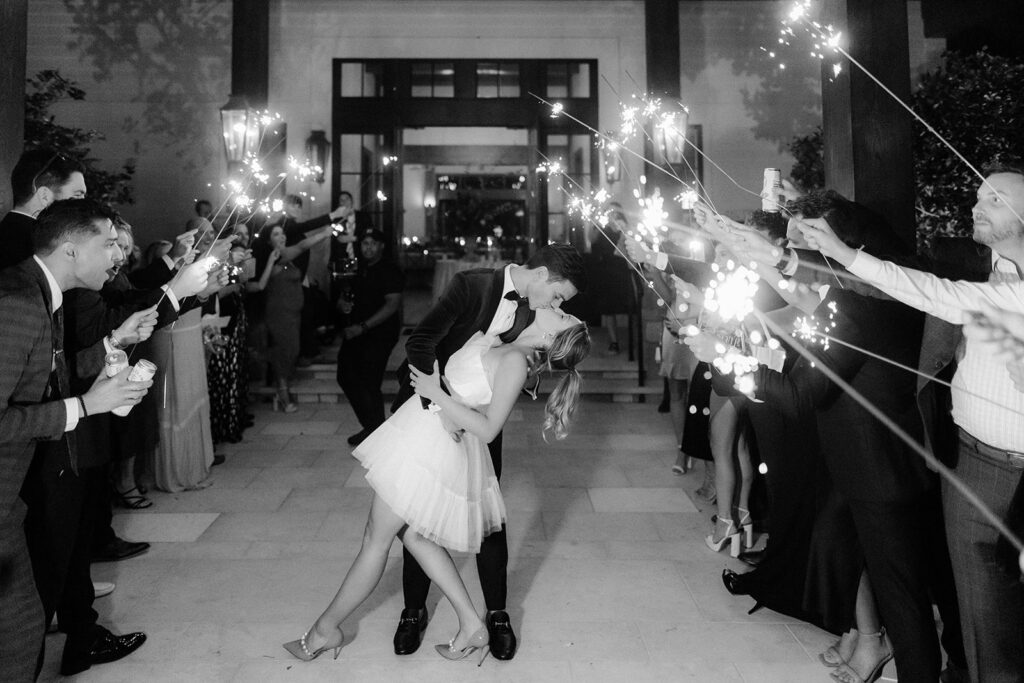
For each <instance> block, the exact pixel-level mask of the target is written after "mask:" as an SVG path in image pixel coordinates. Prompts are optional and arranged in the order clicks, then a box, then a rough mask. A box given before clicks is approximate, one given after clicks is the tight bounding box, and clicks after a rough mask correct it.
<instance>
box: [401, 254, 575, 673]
mask: <svg viewBox="0 0 1024 683" xmlns="http://www.w3.org/2000/svg"><path fill="white" fill-rule="evenodd" d="M585 288H586V280H585V276H584V272H583V259H582V257H581V256H580V255H579V252H577V251H576V249H574V248H573V247H571V246H569V245H568V244H549V245H547V246H545V247H542V248H540V249H539V250H538V251H537V253H535V254H534V255H533V256H532V257H531V258H530V259H529V260H528V261H527V262H526V264H525V265H523V266H516V265H509V266H506V267H505V268H503V269H501V270H491V269H488V268H479V269H475V270H466V271H462V272H460V273H456V275H455V277H454V278H453V279H452V281H451V284H449V285H448V288H447V289H446V290H445V291H444V294H442V295H441V297H440V299H438V301H437V303H436V304H435V305H434V307H433V308H432V309H431V310H430V312H428V313H427V315H426V317H425V318H424V319H423V321H422V322H421V323H420V324H419V325H418V326H417V327H416V329H415V330H414V331H413V333H412V334H411V335H410V336H409V341H408V342H406V345H405V351H406V355H407V356H408V359H407V361H406V362H404V363H403V364H402V365H401V366H400V367H399V369H398V376H399V380H400V382H401V386H400V388H399V390H398V397H397V398H396V399H395V403H394V405H392V407H391V408H392V412H393V411H395V410H397V409H398V407H399V406H401V405H402V404H403V403H405V401H407V400H409V398H410V397H412V395H413V393H414V392H413V389H412V387H411V386H410V384H409V363H411V364H412V365H414V366H416V368H418V369H419V370H421V371H423V372H426V373H428V374H430V373H432V372H433V369H434V361H435V360H436V361H437V362H438V367H439V368H440V372H441V373H442V374H443V373H444V367H445V364H446V363H447V362H448V358H449V357H450V356H451V355H452V354H453V353H455V352H456V351H458V350H459V349H460V348H462V346H463V345H464V344H465V343H466V342H467V341H468V340H469V338H470V337H472V336H473V335H474V334H476V333H477V332H484V333H486V334H491V335H498V336H499V338H500V340H501V343H502V344H508V343H509V342H512V341H514V340H515V339H516V337H518V336H519V334H520V333H521V332H522V331H523V330H524V329H525V328H526V327H527V326H528V325H529V324H530V323H531V322H532V321H533V318H534V316H535V315H536V314H535V313H534V311H535V310H536V309H538V308H559V307H560V306H561V305H562V302H564V301H568V300H569V299H571V298H572V297H574V296H575V295H576V293H577V292H581V291H583V290H584V289H585ZM423 402H424V408H426V407H427V401H426V399H423ZM442 419H444V418H443V415H442ZM446 426H447V425H446ZM452 429H454V427H453V428H452ZM452 437H453V438H455V439H456V440H458V434H457V433H455V432H453V434H452ZM488 449H489V450H490V453H491V461H492V462H493V463H494V474H495V476H497V477H498V479H499V481H500V480H501V434H500V433H499V434H498V436H497V437H496V438H495V439H494V441H492V442H491V443H490V444H488ZM403 557H404V562H405V565H404V570H403V572H402V590H403V592H404V594H405V609H404V610H402V618H401V620H400V621H399V623H398V630H397V631H396V632H395V641H394V642H395V654H396V655H409V654H412V653H413V652H415V651H416V650H417V649H418V648H419V646H420V642H421V641H422V640H423V631H424V630H425V629H426V628H427V608H426V601H427V591H429V590H430V579H428V578H427V575H426V574H425V573H424V572H423V569H421V568H420V566H419V564H417V562H416V560H415V559H413V556H412V555H411V554H409V551H407V550H406V551H403ZM476 566H477V573H478V574H479V575H480V587H481V588H482V589H483V593H484V602H485V603H486V605H487V617H486V619H485V621H486V623H487V631H488V632H489V633H490V648H491V654H492V655H493V656H494V657H495V659H512V657H513V656H514V655H515V653H516V636H515V633H514V632H513V631H512V623H511V621H510V620H509V616H508V613H507V612H506V611H505V596H506V593H507V592H508V587H507V569H508V541H507V539H506V537H505V529H504V528H503V529H502V530H501V531H498V532H495V533H493V534H491V535H490V536H486V537H485V538H484V539H483V542H482V543H481V545H480V552H479V554H477V556H476Z"/></svg>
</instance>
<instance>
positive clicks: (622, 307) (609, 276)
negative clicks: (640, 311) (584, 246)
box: [590, 211, 637, 354]
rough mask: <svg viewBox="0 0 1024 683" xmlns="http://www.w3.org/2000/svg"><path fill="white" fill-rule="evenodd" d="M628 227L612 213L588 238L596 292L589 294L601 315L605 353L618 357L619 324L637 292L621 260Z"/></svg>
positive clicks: (622, 216)
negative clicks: (604, 335)
mask: <svg viewBox="0 0 1024 683" xmlns="http://www.w3.org/2000/svg"><path fill="white" fill-rule="evenodd" d="M628 228H629V224H628V223H627V222H626V214H624V213H623V212H622V211H612V212H610V213H609V214H608V223H607V224H606V225H605V226H604V227H603V228H602V227H599V226H597V225H594V227H593V229H592V230H591V235H590V253H591V256H592V258H593V259H594V269H595V270H594V273H593V275H592V276H591V278H590V279H591V281H592V282H593V283H594V288H595V291H594V292H592V293H591V294H590V297H591V300H592V301H594V302H595V305H596V308H597V309H598V312H600V314H601V325H602V326H603V327H604V329H605V331H607V333H608V352H609V353H611V354H616V353H619V351H620V348H619V332H618V328H619V322H620V321H621V320H620V319H621V318H623V316H624V315H625V314H627V313H629V312H630V311H632V310H633V309H634V308H635V305H636V296H637V294H636V288H635V286H634V282H633V278H632V275H631V273H630V269H629V264H627V263H626V260H625V259H624V258H623V257H622V253H621V252H622V251H623V240H624V238H625V233H626V230H628Z"/></svg>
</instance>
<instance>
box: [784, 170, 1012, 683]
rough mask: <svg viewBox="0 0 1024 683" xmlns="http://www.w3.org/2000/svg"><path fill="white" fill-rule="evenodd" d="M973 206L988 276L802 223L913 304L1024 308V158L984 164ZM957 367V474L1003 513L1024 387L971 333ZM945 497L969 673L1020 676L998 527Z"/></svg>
mask: <svg viewBox="0 0 1024 683" xmlns="http://www.w3.org/2000/svg"><path fill="white" fill-rule="evenodd" d="M985 170H986V178H985V181H984V182H983V183H982V184H981V185H980V186H979V188H978V201H977V203H976V204H975V206H974V210H973V217H974V240H975V241H976V242H979V243H981V244H984V245H986V246H988V247H990V248H991V249H992V275H991V277H990V278H989V282H988V283H970V282H963V281H951V280H943V279H941V278H939V277H937V276H935V275H931V274H929V273H924V272H921V271H916V270H912V269H908V268H901V267H899V266H897V265H896V264H893V263H890V262H886V261H881V260H879V259H876V258H874V257H871V256H870V255H868V254H865V253H863V252H862V251H858V250H855V249H852V248H851V247H849V246H847V245H846V244H843V243H842V242H841V241H840V240H839V239H838V238H836V236H835V233H834V232H833V231H832V230H831V228H830V227H829V226H828V225H827V224H820V223H819V224H805V225H803V226H801V230H802V232H803V233H804V236H805V238H806V239H807V241H808V244H809V246H811V247H812V248H817V249H819V250H820V251H821V252H822V254H824V255H825V256H828V257H830V258H833V259H835V260H836V261H838V262H839V263H841V264H842V265H844V266H846V267H847V268H848V269H849V271H850V272H851V273H853V274H854V275H857V276H858V277H861V278H863V279H864V280H866V281H867V282H869V283H871V284H872V285H874V286H876V287H878V288H879V289H881V290H882V291H884V292H885V293H886V294H888V295H890V296H892V297H893V298H895V299H898V300H899V301H902V302H904V303H906V304H908V305H910V306H914V307H916V308H918V309H920V310H923V311H925V312H926V313H930V314H932V315H934V316H937V317H939V318H941V319H944V320H946V321H948V322H952V323H962V322H963V321H964V317H965V314H967V313H969V312H971V311H976V310H978V309H979V308H980V307H981V305H982V304H983V303H989V304H992V305H994V306H997V307H999V308H1004V309H1007V310H1010V311H1013V312H1017V313H1021V312H1024V283H1021V279H1022V274H1024V220H1022V217H1024V165H1019V166H1013V165H999V166H990V167H987V168H986V169H985ZM963 348H964V352H963V356H962V358H961V360H960V361H959V364H958V366H957V369H956V374H955V375H954V376H953V382H952V399H953V403H952V415H953V420H954V422H955V423H956V425H957V427H958V428H959V449H958V455H959V458H958V461H957V463H956V468H955V471H956V473H957V475H958V476H959V477H960V478H961V480H963V482H964V483H965V484H967V486H969V487H970V488H971V489H972V490H973V491H974V492H975V493H977V494H978V495H979V496H980V498H981V499H982V501H983V502H984V503H985V504H986V505H987V506H988V507H989V508H990V509H991V510H992V511H993V512H994V513H995V514H996V515H998V516H1000V517H1001V518H1004V519H1005V518H1006V517H1007V515H1008V511H1009V509H1010V504H1011V501H1012V499H1013V497H1014V494H1015V493H1016V492H1017V490H1018V489H1019V487H1020V486H1021V482H1022V476H1021V475H1022V473H1024V419H1022V417H1024V393H1022V392H1021V391H1020V389H1019V388H1018V387H1017V386H1016V385H1015V384H1014V382H1013V380H1012V378H1011V375H1010V371H1009V369H1008V368H1007V363H1006V360H1005V359H1002V358H997V357H996V356H994V355H992V354H990V353H987V352H986V350H985V348H984V346H983V345H982V343H981V341H980V340H979V339H978V338H976V337H968V338H967V340H966V344H965V345H964V347H963ZM943 505H944V508H945V518H946V532H947V536H948V538H949V545H950V555H951V558H952V560H953V570H954V575H955V577H956V585H957V593H958V597H959V601H960V611H961V618H962V622H963V630H964V644H965V646H966V650H967V663H968V668H969V670H970V674H971V679H972V680H974V681H985V682H986V683H987V682H988V681H996V682H1003V681H1005V682H1007V683H1009V682H1011V681H1012V682H1019V681H1020V680H1021V675H1022V672H1024V587H1022V585H1021V583H1020V581H1019V573H1018V572H1017V571H1016V570H1015V569H1014V568H1013V567H1007V566H1006V565H1005V564H1004V563H1001V562H999V561H997V560H996V559H995V556H994V554H993V553H994V549H995V547H996V544H997V542H998V541H999V533H998V532H997V531H996V530H995V529H994V528H993V527H992V526H991V525H990V524H989V523H988V522H987V521H986V520H985V519H984V518H983V517H982V516H981V515H980V514H979V513H978V511H977V510H976V509H975V508H974V507H973V506H972V505H970V504H969V503H968V502H967V501H966V500H965V499H964V498H963V496H961V495H960V494H959V492H957V491H955V490H953V489H952V488H951V487H949V486H948V485H946V484H945V483H944V489H943Z"/></svg>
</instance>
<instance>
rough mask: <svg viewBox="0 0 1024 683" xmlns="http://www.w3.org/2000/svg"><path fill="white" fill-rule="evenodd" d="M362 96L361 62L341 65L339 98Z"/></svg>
mask: <svg viewBox="0 0 1024 683" xmlns="http://www.w3.org/2000/svg"><path fill="white" fill-rule="evenodd" d="M362 94H363V65H362V63H361V62H342V63H341V96H342V97H360V96H361V95H362Z"/></svg>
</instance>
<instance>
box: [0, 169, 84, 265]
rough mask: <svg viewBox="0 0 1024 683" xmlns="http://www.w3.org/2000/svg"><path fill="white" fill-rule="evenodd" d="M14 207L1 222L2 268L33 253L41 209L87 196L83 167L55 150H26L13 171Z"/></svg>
mask: <svg viewBox="0 0 1024 683" xmlns="http://www.w3.org/2000/svg"><path fill="white" fill-rule="evenodd" d="M11 189H12V191H13V196H14V208H13V209H12V210H11V211H10V212H9V213H8V214H7V215H6V216H4V218H3V220H2V221H0V269H2V268H6V267H8V266H13V265H14V264H16V263H21V262H22V261H24V260H25V259H27V258H28V257H30V256H32V254H33V252H34V249H33V246H32V225H33V224H34V223H35V218H36V216H37V215H39V212H40V211H42V210H43V209H45V208H46V207H48V206H49V205H50V204H53V203H54V202H56V201H60V200H62V199H80V198H82V197H84V196H85V177H84V176H83V175H82V168H81V166H80V165H79V164H78V163H77V162H74V161H71V160H69V159H67V158H65V157H64V156H62V155H61V154H60V153H59V152H57V151H56V150H52V149H34V150H30V151H28V152H25V153H24V154H22V155H21V158H20V159H18V163H17V164H15V165H14V170H13V171H11Z"/></svg>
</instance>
